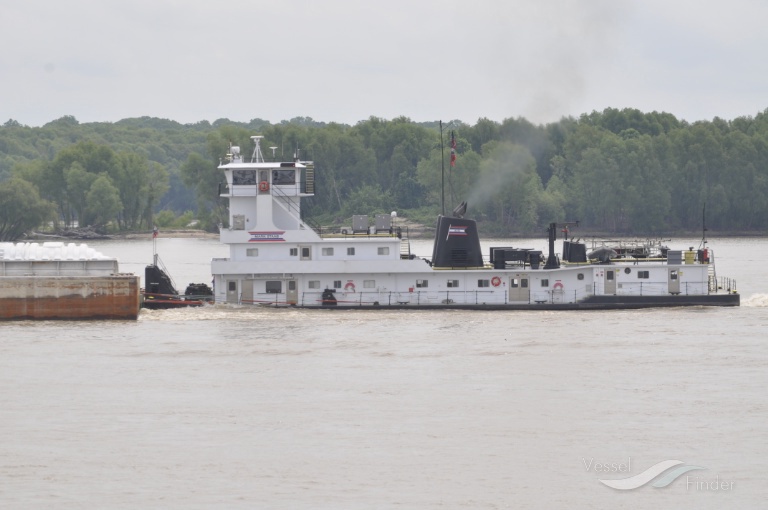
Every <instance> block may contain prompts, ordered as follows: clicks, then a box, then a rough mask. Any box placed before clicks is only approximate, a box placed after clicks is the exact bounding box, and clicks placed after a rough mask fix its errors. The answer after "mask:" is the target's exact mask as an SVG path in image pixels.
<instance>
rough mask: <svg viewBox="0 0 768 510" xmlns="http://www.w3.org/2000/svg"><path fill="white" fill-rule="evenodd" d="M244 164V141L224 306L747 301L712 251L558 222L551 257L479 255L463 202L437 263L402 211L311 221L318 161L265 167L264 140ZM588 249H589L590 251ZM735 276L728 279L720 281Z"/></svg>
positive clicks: (233, 169)
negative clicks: (581, 238)
mask: <svg viewBox="0 0 768 510" xmlns="http://www.w3.org/2000/svg"><path fill="white" fill-rule="evenodd" d="M252 139H253V140H254V142H255V148H254V150H253V155H252V157H251V159H250V161H246V160H245V158H243V156H242V155H241V153H240V149H239V147H231V150H230V154H228V155H227V157H226V159H225V160H224V161H222V162H221V164H220V166H219V168H220V169H221V170H222V171H223V172H224V174H225V176H226V181H227V184H226V189H224V190H222V192H221V196H222V197H226V198H227V199H228V200H229V226H228V227H226V228H222V229H221V242H222V243H224V244H227V245H229V247H230V256H229V257H228V258H223V259H214V260H213V261H212V264H211V272H212V274H213V278H214V293H215V300H216V302H217V303H234V304H260V305H272V306H297V307H327V308H341V307H344V308H347V307H354V308H359V307H365V308H369V307H380V308H388V307H403V308H405V307H408V308H410V307H420V308H425V307H426V308H472V309H594V308H601V309H607V308H641V307H651V306H696V305H713V306H738V304H739V295H738V293H737V292H736V290H735V282H732V281H730V280H726V279H719V278H717V276H716V274H715V266H714V256H713V252H712V251H711V250H710V249H709V248H708V247H707V246H706V244H703V246H702V247H701V249H699V250H685V251H672V250H669V251H665V252H664V253H663V254H661V255H655V256H653V257H639V256H637V255H633V256H627V255H625V254H622V255H619V254H618V253H617V252H615V251H613V250H611V249H610V248H605V249H600V250H594V251H593V252H592V253H591V254H587V253H586V247H585V245H584V244H582V243H577V242H573V241H572V240H571V241H568V240H567V238H566V240H565V242H564V243H563V252H564V253H563V257H562V258H563V260H562V261H561V260H560V259H558V257H557V256H556V255H555V253H554V242H555V239H556V237H557V232H558V230H559V229H560V228H561V227H562V226H564V225H558V224H554V223H553V224H551V225H550V229H549V230H550V232H549V253H548V254H547V255H544V254H542V253H541V252H538V251H533V250H525V249H515V248H512V247H492V248H490V251H489V253H488V254H487V255H488V256H487V258H485V257H484V256H483V254H482V252H481V247H480V241H479V235H478V232H477V226H476V223H475V221H474V220H471V219H467V218H464V217H463V216H464V213H465V211H466V205H465V204H463V206H460V207H458V208H457V209H456V210H455V211H454V214H453V215H452V216H439V217H438V220H437V227H436V232H435V242H434V247H433V253H432V258H431V259H426V258H422V257H417V256H415V255H414V254H413V253H412V252H411V249H410V242H409V239H408V233H407V231H404V230H401V229H400V228H397V227H396V226H395V224H394V222H393V221H392V219H393V217H394V216H395V215H394V213H393V214H392V215H376V216H375V217H374V218H373V221H372V222H371V221H369V218H368V217H367V216H355V217H353V218H352V225H350V226H349V227H347V228H342V229H338V230H336V231H333V232H323V231H322V230H321V229H319V228H313V227H311V226H310V225H309V224H308V223H307V222H305V221H304V220H303V219H302V215H301V201H302V199H304V198H308V197H312V196H313V195H314V183H315V168H314V164H313V163H312V162H309V161H300V160H299V159H298V158H295V159H294V160H293V161H289V162H267V161H265V160H264V158H263V156H262V153H261V149H260V145H259V142H260V139H261V137H260V136H254V137H252ZM588 255H589V256H588ZM723 282H726V283H723Z"/></svg>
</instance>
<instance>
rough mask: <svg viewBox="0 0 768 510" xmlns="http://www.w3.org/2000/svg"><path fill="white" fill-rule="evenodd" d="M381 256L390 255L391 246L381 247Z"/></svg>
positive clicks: (379, 251)
mask: <svg viewBox="0 0 768 510" xmlns="http://www.w3.org/2000/svg"><path fill="white" fill-rule="evenodd" d="M378 253H379V255H389V246H379V250H378Z"/></svg>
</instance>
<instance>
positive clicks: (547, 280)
mask: <svg viewBox="0 0 768 510" xmlns="http://www.w3.org/2000/svg"><path fill="white" fill-rule="evenodd" d="M541 286H542V287H549V279H548V278H544V279H542V280H541Z"/></svg>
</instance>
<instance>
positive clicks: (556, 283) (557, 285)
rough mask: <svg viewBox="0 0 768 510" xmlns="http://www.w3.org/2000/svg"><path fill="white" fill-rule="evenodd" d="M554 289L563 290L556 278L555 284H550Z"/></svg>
mask: <svg viewBox="0 0 768 510" xmlns="http://www.w3.org/2000/svg"><path fill="white" fill-rule="evenodd" d="M552 288H553V289H554V290H563V284H562V283H561V282H560V281H559V280H558V281H556V282H555V284H554V285H553V286H552Z"/></svg>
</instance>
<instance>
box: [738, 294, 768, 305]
mask: <svg viewBox="0 0 768 510" xmlns="http://www.w3.org/2000/svg"><path fill="white" fill-rule="evenodd" d="M741 306H751V307H755V308H763V307H767V306H768V294H752V295H751V296H749V297H748V298H747V299H744V300H742V302H741Z"/></svg>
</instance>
